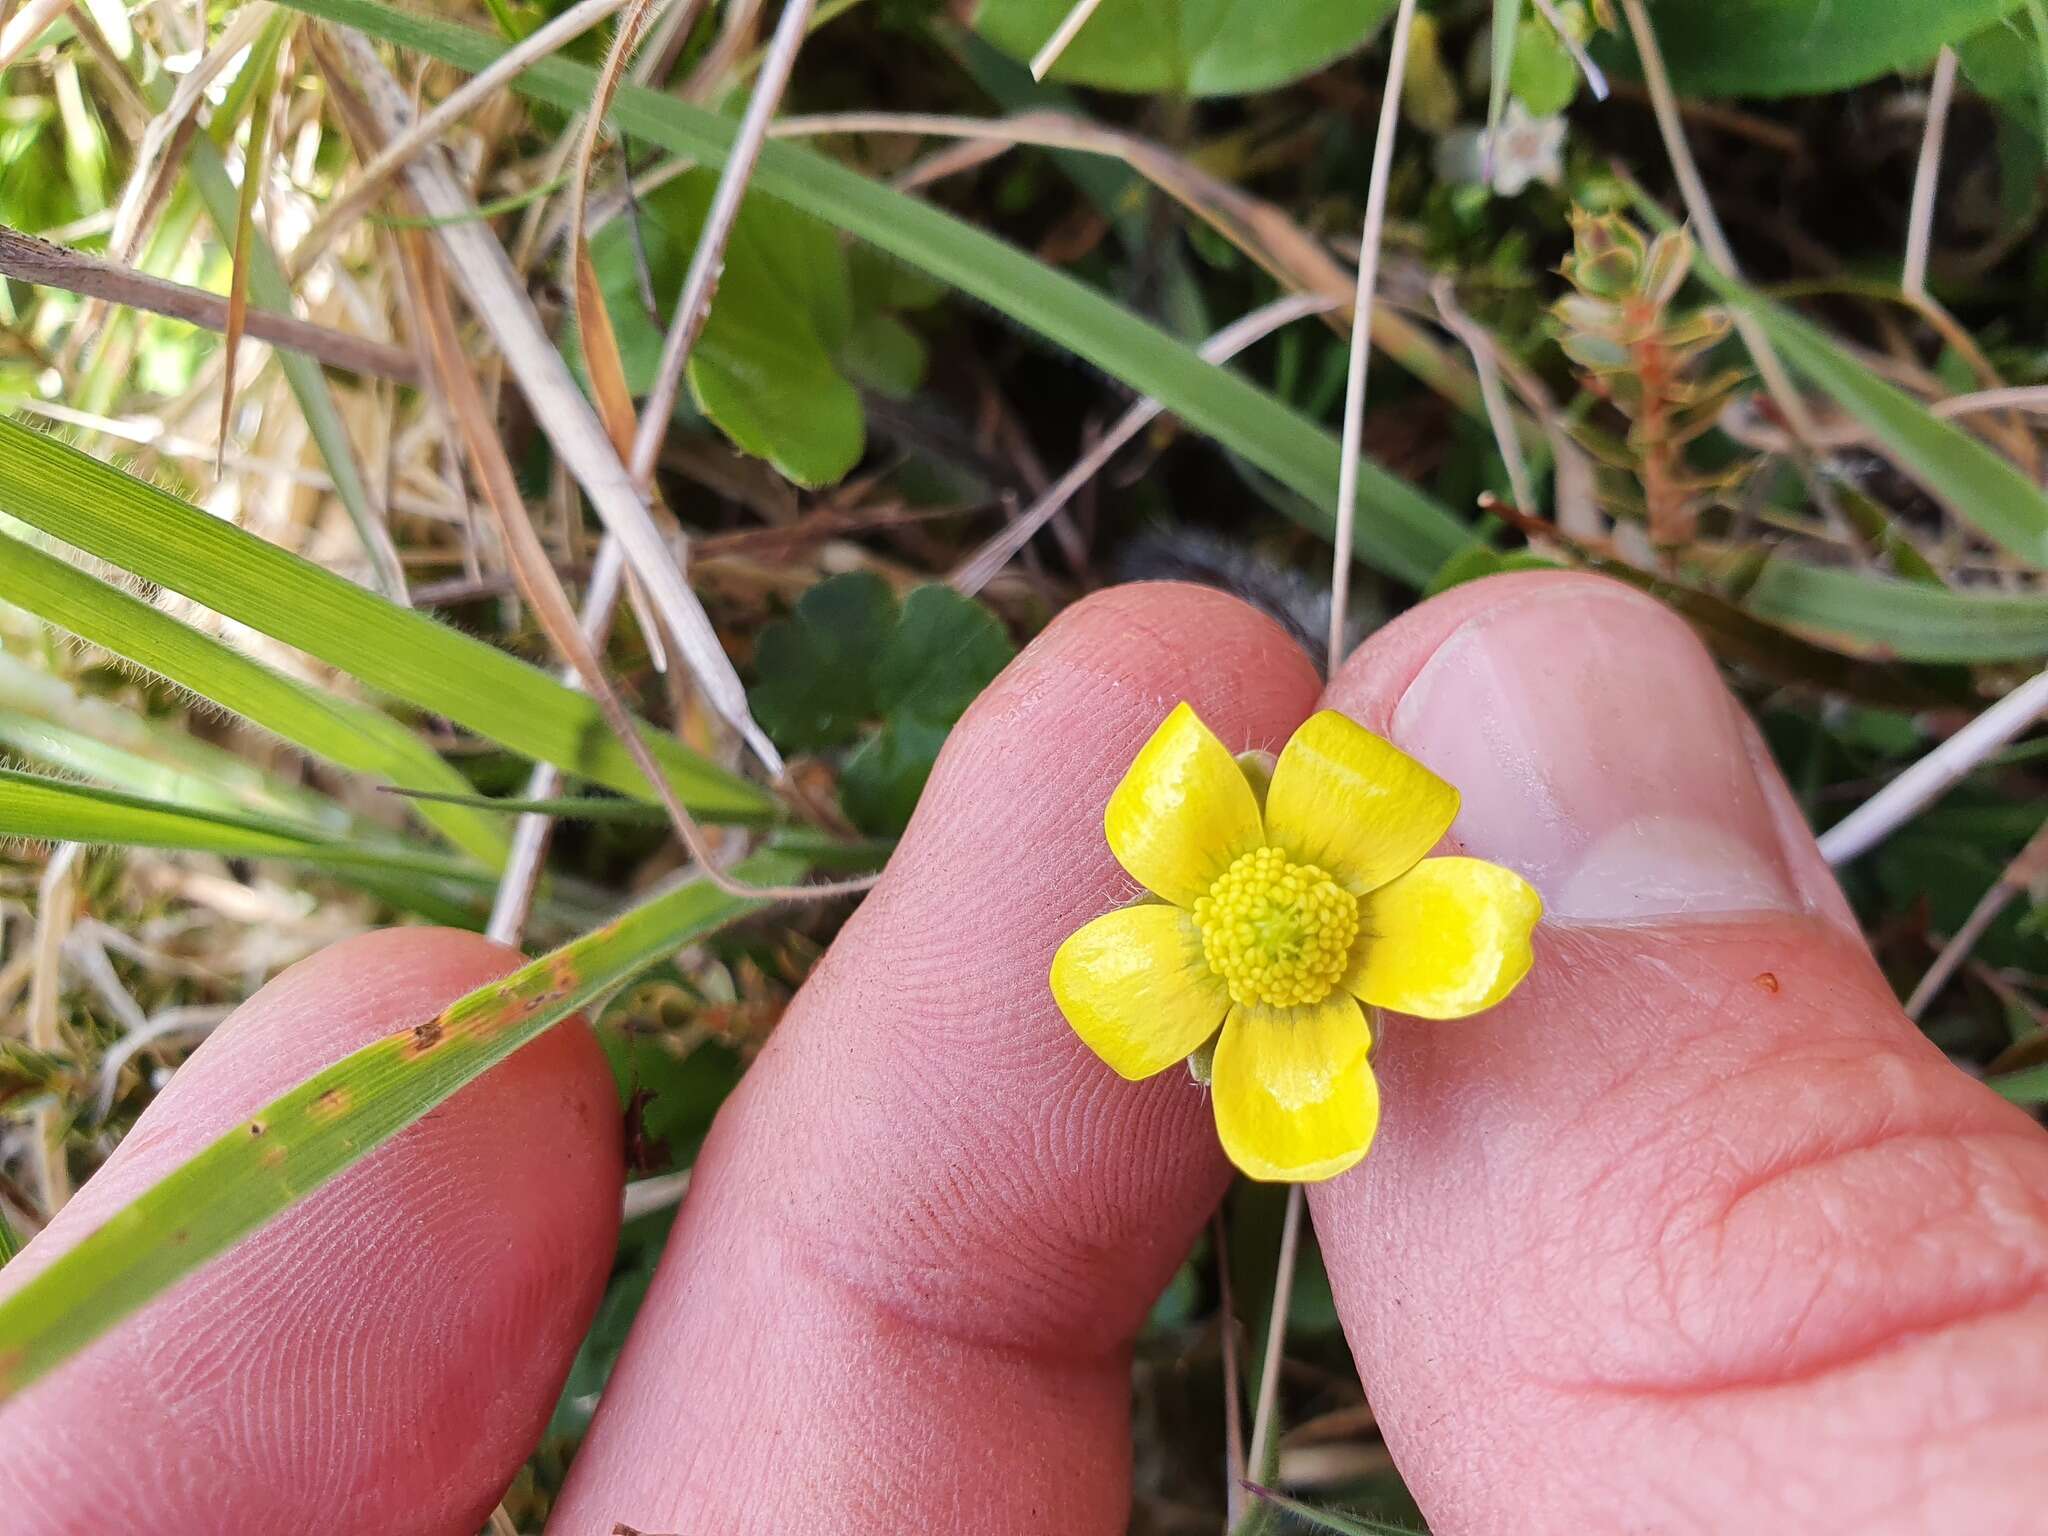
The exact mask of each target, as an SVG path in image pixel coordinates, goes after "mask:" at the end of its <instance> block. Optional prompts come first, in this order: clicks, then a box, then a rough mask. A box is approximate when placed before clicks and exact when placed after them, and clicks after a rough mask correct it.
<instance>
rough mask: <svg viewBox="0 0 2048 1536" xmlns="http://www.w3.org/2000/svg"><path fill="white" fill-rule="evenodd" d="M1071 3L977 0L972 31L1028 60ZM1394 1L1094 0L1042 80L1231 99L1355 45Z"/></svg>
mask: <svg viewBox="0 0 2048 1536" xmlns="http://www.w3.org/2000/svg"><path fill="white" fill-rule="evenodd" d="M1073 8H1074V0H979V3H978V4H976V5H975V7H974V10H973V16H972V20H973V23H974V27H975V29H976V30H977V31H979V32H980V33H981V35H982V36H983V37H986V38H987V39H988V40H989V41H990V42H992V43H994V44H995V45H996V46H997V47H998V48H1000V49H1002V50H1003V51H1004V52H1005V53H1008V54H1011V55H1013V56H1014V57H1016V58H1019V59H1029V58H1030V57H1031V56H1032V55H1033V54H1035V53H1036V52H1038V50H1039V49H1040V48H1042V47H1044V46H1045V43H1046V41H1047V39H1049V38H1050V37H1051V36H1052V34H1053V32H1054V31H1055V30H1057V28H1058V27H1059V24H1060V23H1061V22H1062V21H1063V20H1065V19H1066V15H1067V12H1069V11H1071V10H1072V9H1073ZM1393 9H1394V0H1102V4H1101V7H1100V8H1099V9H1098V10H1097V11H1096V12H1095V14H1094V15H1093V16H1091V17H1089V18H1088V22H1087V25H1085V26H1084V27H1082V28H1081V30H1080V32H1079V33H1078V34H1076V35H1075V37H1074V40H1073V41H1072V42H1071V43H1069V44H1068V45H1067V49H1066V51H1065V52H1064V53H1062V54H1061V55H1060V57H1059V62H1058V63H1056V64H1055V65H1053V67H1052V69H1051V71H1050V76H1051V78H1053V79H1055V80H1071V81H1073V82H1074V83H1075V84H1077V85H1096V86H1102V87H1104V88H1105V89H1108V90H1113V91H1142V92H1147V93H1151V92H1159V93H1168V94H1172V95H1175V96H1238V95H1243V94H1244V93H1245V92H1247V91H1263V90H1267V89H1270V88H1271V87H1273V86H1276V85H1284V84H1286V83H1287V82H1288V81H1290V80H1295V79H1299V78H1300V77H1301V76H1303V75H1306V74H1308V73H1310V72H1311V71H1312V70H1317V69H1321V68H1322V67H1323V66H1324V65H1325V64H1330V63H1333V62H1335V61H1336V60H1337V59H1340V58H1342V57H1343V56H1344V55H1345V54H1347V53H1350V52H1351V51H1352V50H1354V49H1356V48H1361V47H1363V46H1364V45H1365V42H1366V40H1367V39H1368V38H1370V37H1371V36H1372V34H1373V32H1374V31H1375V30H1376V29H1377V28H1378V27H1379V24H1380V23H1381V22H1382V21H1384V20H1386V18H1387V16H1388V15H1389V14H1390V13H1391V12H1392V11H1393Z"/></svg>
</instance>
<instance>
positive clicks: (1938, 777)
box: [1820, 671, 2048, 864]
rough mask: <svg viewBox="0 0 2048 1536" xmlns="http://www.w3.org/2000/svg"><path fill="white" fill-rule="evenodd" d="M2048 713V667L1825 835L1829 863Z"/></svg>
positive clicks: (1912, 812)
mask: <svg viewBox="0 0 2048 1536" xmlns="http://www.w3.org/2000/svg"><path fill="white" fill-rule="evenodd" d="M2043 715H2048V671H2044V672H2037V673H2035V674H2034V675H2033V676H2032V677H2031V678H2029V679H2028V680H2027V681H2026V682H2024V683H2022V684H2020V686H2019V687H2017V688H2015V689H2013V691H2012V692H2011V693H2008V694H2007V695H2006V696H2005V697H2004V698H2002V699H2000V700H1999V701H1998V702H1997V703H1996V704H1994V705H1992V706H1991V707H1990V708H1989V709H1987V710H1985V711H1984V713H1982V714H1981V715H1979V716H1977V718H1976V719H1974V720H1972V721H1971V722H1970V723H1969V724H1968V725H1966V726H1964V727H1963V728H1962V729H1961V730H1960V731H1957V732H1956V733H1955V735H1953V736H1951V737H1949V739H1948V740H1947V741H1945V742H1943V743H1942V744H1941V745H1940V746H1938V747H1936V748H1935V749H1934V750H1933V751H1932V752H1930V753H1928V754H1927V755H1926V756H1925V757H1923V758H1921V759H1920V761H1918V762H1917V763H1915V764H1913V765H1912V766H1911V767H1910V768H1908V769H1907V770H1906V771H1905V772H1904V773H1902V774H1900V775H1899V776H1898V777H1897V778H1895V779H1893V780H1892V781H1891V783H1889V784H1887V785H1886V786H1885V787H1884V788H1883V789H1881V790H1879V791H1878V792H1877V793H1876V794H1874V795H1872V796H1871V797H1870V798H1869V799H1868V800H1866V801H1864V802H1863V804H1861V805H1859V806H1858V807H1856V809H1855V810H1853V811H1851V812H1850V813H1849V814H1848V815H1847V816H1844V817H1843V818H1842V819H1841V820H1840V821H1838V822H1836V823H1835V825H1833V826H1832V827H1830V828H1828V830H1827V831H1825V832H1823V833H1821V835H1820V851H1821V854H1822V856H1823V857H1824V858H1826V859H1827V861H1828V862H1829V863H1830V864H1846V863H1847V862H1848V861H1849V860H1851V859H1853V858H1855V857H1856V856H1857V855H1858V854H1861V853H1865V852H1867V851H1868V850H1870V849H1872V848H1874V847H1876V846H1877V845H1878V844H1879V843H1881V842H1883V841H1884V840H1885V839H1886V838H1887V837H1889V836H1891V835H1892V833H1893V832H1895V831H1897V830H1898V829H1899V828H1900V827H1901V826H1903V825H1904V824H1905V823H1906V822H1908V821H1910V820H1912V819H1913V817H1915V816H1917V815H1918V814H1919V813H1920V812H1921V811H1923V810H1925V809H1926V808H1927V807H1928V806H1929V805H1931V804H1932V803H1933V802H1934V801H1936V800H1938V799H1940V798H1941V796H1942V795H1944V794H1946V793H1947V792H1948V791H1949V790H1950V789H1951V788H1952V787H1953V786H1954V785H1955V784H1956V783H1957V782H1958V781H1960V780H1961V779H1963V778H1964V777H1965V776H1967V775H1968V774H1970V773H1971V772H1973V771H1974V770H1975V769H1976V768H1977V767H1978V765H1979V764H1981V763H1983V762H1984V761H1985V759H1987V758H1989V757H1990V756H1991V755H1992V754H1993V753H1994V752H1997V751H1998V750H1999V749H2000V748H2002V747H2004V746H2005V745H2007V744H2008V743H2009V742H2011V741H2013V740H2015V739H2017V738H2018V736H2019V735H2020V733H2021V732H2023V731H2025V730H2026V729H2027V728H2028V727H2029V726H2031V725H2032V724H2033V723H2034V722H2035V721H2036V720H2039V719H2040V718H2041V717H2042V716H2043Z"/></svg>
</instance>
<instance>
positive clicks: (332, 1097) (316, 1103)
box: [312, 1088, 349, 1116]
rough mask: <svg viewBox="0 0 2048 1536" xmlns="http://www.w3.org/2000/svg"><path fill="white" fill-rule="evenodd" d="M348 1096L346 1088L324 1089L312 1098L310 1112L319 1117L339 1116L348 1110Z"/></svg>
mask: <svg viewBox="0 0 2048 1536" xmlns="http://www.w3.org/2000/svg"><path fill="white" fill-rule="evenodd" d="M348 1105H349V1096H348V1090H347V1089H346V1088H325V1089H322V1090H321V1091H320V1092H319V1093H318V1094H316V1095H315V1096H314V1098H313V1103H312V1112H313V1113H314V1114H316V1115H320V1116H332V1115H338V1114H341V1113H342V1112H343V1111H345V1110H346V1109H347V1108H348Z"/></svg>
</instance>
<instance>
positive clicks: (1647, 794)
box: [1392, 583, 1805, 922]
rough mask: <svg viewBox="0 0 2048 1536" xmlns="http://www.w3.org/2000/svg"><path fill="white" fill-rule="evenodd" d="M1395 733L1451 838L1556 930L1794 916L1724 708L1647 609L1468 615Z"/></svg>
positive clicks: (1775, 841)
mask: <svg viewBox="0 0 2048 1536" xmlns="http://www.w3.org/2000/svg"><path fill="white" fill-rule="evenodd" d="M1392 730H1393V734H1394V739H1395V741H1396V742H1397V743H1398V744H1399V745H1400V746H1401V747H1402V748H1403V749H1404V750H1406V751H1408V752H1410V753H1412V754H1413V755H1414V756H1416V757H1418V758H1420V759H1421V760H1422V761H1423V762H1425V763H1427V764H1428V765H1429V766H1430V767H1431V768H1433V769H1435V770H1436V771H1437V772H1438V773H1440V774H1442V775H1443V776H1444V777H1445V778H1446V779H1448V780H1450V781H1451V783H1453V784H1455V785H1457V786H1458V789H1459V791H1460V792H1461V793H1462V795H1463V806H1462V808H1461V810H1460V811H1459V814H1458V820H1457V822H1456V824H1455V825H1454V826H1453V827H1452V829H1451V832H1452V836H1453V837H1455V838H1456V839H1457V840H1458V841H1459V842H1460V843H1462V844H1463V846H1464V848H1465V851H1466V852H1468V853H1471V854H1474V855H1476V856H1478V857H1481V858H1487V859H1492V860H1494V861H1495V862H1496V863H1501V864H1506V865H1508V866H1509V867H1510V868H1513V869H1516V870H1518V871H1520V872H1521V873H1522V875H1524V876H1525V877H1526V878H1527V879H1528V880H1530V881H1531V882H1532V883H1533V884H1534V885H1535V886H1536V888H1537V889H1538V890H1539V891H1541V892H1542V893H1543V899H1544V906H1545V909H1546V911H1547V912H1548V913H1549V915H1550V916H1551V917H1553V918H1559V919H1564V920H1567V921H1571V920H1577V921H1581V922H1631V921H1643V920H1651V919H1660V920H1666V919H1669V918H1672V917H1686V916H1700V917H1709V916H1714V915H1716V914H1723V913H1739V912H1758V911H1796V910H1799V909H1800V908H1801V907H1803V906H1804V905H1805V903H1804V902H1803V901H1802V899H1801V898H1800V896H1799V895H1798V892H1797V887H1796V884H1795V881H1794V878H1793V873H1792V871H1791V870H1790V869H1789V868H1788V865H1787V860H1786V858H1785V855H1784V852H1783V848H1782V845H1781V843H1780V841H1779V837H1778V832H1777V828H1776V825H1775V822H1774V820H1773V816H1772V811H1771V805H1770V802H1769V800H1768V799H1767V797H1766V795H1765V792H1764V786H1763V783H1762V781H1761V780H1760V779H1759V777H1758V773H1757V769H1756V767H1755V766H1754V764H1753V762H1752V760H1751V757H1750V753H1749V749H1748V744H1747V741H1746V739H1745V736H1744V731H1743V720H1742V717H1741V715H1740V713H1739V707H1738V706H1737V704H1736V702H1735V699H1734V697H1733V696H1732V695H1731V694H1730V693H1729V692H1728V690H1727V689H1726V688H1725V687H1724V686H1723V685H1722V683H1721V679H1720V676H1719V674H1718V673H1716V671H1715V670H1714V664H1713V662H1712V661H1711V660H1710V659H1709V658H1708V656H1707V653H1706V651H1705V649H1704V648H1703V647H1702V646H1701V645H1700V644H1699V642H1698V641H1697V640H1696V639H1695V638H1694V637H1693V635H1692V633H1691V631H1690V630H1688V629H1687V628H1686V626H1685V624H1684V622H1683V621H1682V620H1680V619H1679V618H1677V617H1676V616H1675V615H1673V614H1672V613H1671V612H1670V611H1669V610H1668V609H1666V608H1664V607H1663V606H1662V605H1661V604H1659V603H1656V602H1653V601H1652V600H1650V599H1649V598H1646V597H1642V596H1639V595H1637V594H1636V593H1633V592H1630V591H1628V590H1626V589H1624V588H1619V587H1617V588H1615V589H1613V590H1612V591H1603V590H1600V589H1598V588H1589V587H1587V586H1585V585H1583V584H1579V583H1569V584H1563V585H1561V586H1559V587H1558V588H1557V589H1555V590H1550V591H1543V590H1537V591H1531V592H1527V593H1524V594H1522V595H1520V596H1517V597H1515V598H1513V599H1511V600H1510V601H1508V602H1506V603H1504V604H1502V605H1501V606H1500V607H1498V608H1497V609H1494V610H1492V611H1490V612H1488V613H1485V614H1483V615H1481V616H1479V617H1476V618H1473V619H1471V620H1468V621H1467V622H1466V623H1465V624H1463V625H1462V626H1460V627H1459V628H1458V629H1456V630H1454V631H1452V633H1451V634H1450V636H1449V638H1447V639H1446V640H1445V641H1444V643H1443V645H1442V646H1441V647H1439V648H1438V650H1437V651H1436V653H1435V654H1434V655H1433V656H1431V657H1430V659H1429V661H1428V662H1427V663H1426V664H1425V665H1424V666H1423V668H1422V670H1421V671H1420V672H1419V673H1418V674H1417V675H1416V677H1415V681H1414V682H1413V683H1411V684H1410V685H1409V687H1408V691H1407V692H1406V693H1405V694H1403V695H1402V697H1401V701H1400V703H1399V705H1398V706H1396V708H1395V711H1394V716H1393V721H1392Z"/></svg>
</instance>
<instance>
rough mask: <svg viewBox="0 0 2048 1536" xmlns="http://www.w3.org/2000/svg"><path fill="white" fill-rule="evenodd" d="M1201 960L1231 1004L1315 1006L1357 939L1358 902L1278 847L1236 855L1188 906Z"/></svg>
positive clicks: (1336, 978)
mask: <svg viewBox="0 0 2048 1536" xmlns="http://www.w3.org/2000/svg"><path fill="white" fill-rule="evenodd" d="M1195 926H1196V927H1197V928H1198V929H1200V930H1201V934H1202V957H1203V958H1204V959H1205V960H1207V961H1208V962H1209V969H1210V970H1212V971H1214V972H1215V973H1216V974H1217V975H1218V976H1220V977H1222V978H1223V981H1224V983H1225V984H1226V985H1227V986H1228V987H1229V988H1230V997H1231V1001H1233V1002H1235V1003H1238V1004H1240V1005H1245V1006H1249V1005H1252V1004H1263V1005H1265V1006H1266V1007H1269V1008H1293V1007H1297V1006H1299V1005H1300V1004H1303V1003H1319V1002H1321V1001H1322V1000H1323V999H1324V998H1326V997H1328V996H1329V995H1330V992H1331V990H1332V989H1333V988H1334V987H1335V986H1336V985H1337V983H1338V982H1339V981H1340V980H1341V979H1342V978H1343V975H1344V969H1345V966H1346V965H1347V964H1349V962H1350V959H1351V946H1352V942H1353V941H1354V940H1355V939H1357V937H1358V899H1357V898H1356V897H1355V896H1353V895H1352V894H1351V893H1350V892H1349V891H1347V890H1345V889H1344V888H1343V887H1342V886H1341V885H1339V884H1338V883H1337V882H1336V881H1334V880H1332V879H1331V878H1330V877H1329V876H1328V875H1326V874H1324V873H1323V872H1322V871H1321V870H1320V869H1318V868H1316V866H1315V865H1313V864H1293V863H1289V862H1288V859H1287V855H1286V854H1284V853H1282V852H1281V851H1280V850H1279V849H1278V848H1261V849H1258V850H1257V851H1256V852H1253V853H1247V854H1244V855H1242V856H1241V857H1240V858H1239V859H1238V860H1237V862H1235V863H1234V864H1232V865H1231V866H1230V868H1228V869H1226V870H1225V871H1224V872H1223V873H1222V874H1220V875H1218V876H1217V877H1216V883H1215V884H1214V885H1212V886H1210V887H1209V894H1208V895H1206V896H1204V897H1202V898H1201V899H1199V900H1198V901H1196V903H1195Z"/></svg>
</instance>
